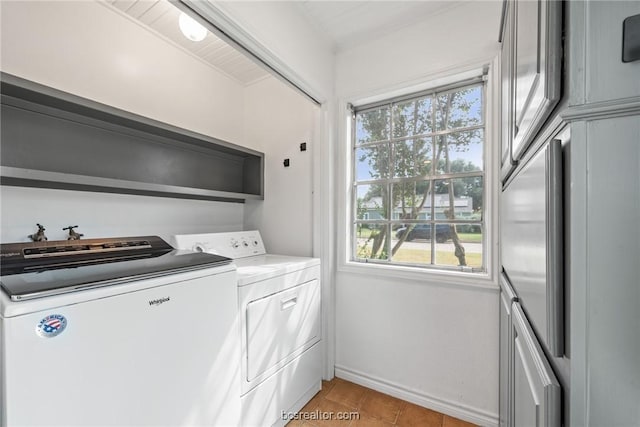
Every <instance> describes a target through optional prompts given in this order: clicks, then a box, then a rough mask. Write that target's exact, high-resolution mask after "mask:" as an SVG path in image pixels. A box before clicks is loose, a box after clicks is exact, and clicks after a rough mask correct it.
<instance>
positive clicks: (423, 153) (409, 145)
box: [392, 138, 433, 178]
mask: <svg viewBox="0 0 640 427" xmlns="http://www.w3.org/2000/svg"><path fill="white" fill-rule="evenodd" d="M432 162H433V154H432V143H431V138H428V139H408V140H405V141H400V142H395V143H394V144H393V171H392V172H393V176H394V177H403V178H410V177H414V176H425V175H430V174H431V164H432Z"/></svg>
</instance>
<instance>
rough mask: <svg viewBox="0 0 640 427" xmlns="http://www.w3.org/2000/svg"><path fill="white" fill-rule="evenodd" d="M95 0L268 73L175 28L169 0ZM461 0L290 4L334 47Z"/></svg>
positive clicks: (199, 50)
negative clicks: (185, 35) (193, 38)
mask: <svg viewBox="0 0 640 427" xmlns="http://www.w3.org/2000/svg"><path fill="white" fill-rule="evenodd" d="M98 1H101V2H103V3H104V4H106V5H107V6H109V7H112V8H114V9H116V10H118V11H119V12H121V13H124V14H126V15H128V16H129V17H130V18H131V19H133V20H135V21H137V22H138V23H139V24H140V25H142V26H144V27H145V28H147V29H149V30H150V31H152V32H154V33H155V34H157V35H160V36H161V37H164V38H165V39H166V40H168V41H169V42H171V43H173V44H174V45H177V46H179V47H180V48H182V49H184V50H186V51H187V52H189V53H190V54H192V55H194V56H195V57H197V58H199V59H200V60H202V61H204V62H205V63H207V64H208V65H210V66H211V67H214V68H215V69H217V70H219V71H222V72H223V73H224V74H226V75H228V76H230V77H232V78H234V79H236V80H237V81H239V82H240V83H242V84H244V85H247V84H251V83H253V82H255V81H258V80H261V79H262V78H264V77H266V76H267V75H268V74H269V73H268V71H266V70H265V69H264V68H263V67H262V66H260V65H258V64H257V63H256V62H254V60H253V59H251V58H249V57H248V56H246V54H245V53H243V52H240V51H238V50H237V49H236V48H234V47H233V46H231V45H229V44H228V43H227V42H225V41H224V40H222V39H220V38H219V37H217V36H216V35H214V34H213V33H211V32H209V33H208V34H207V37H206V38H205V39H204V40H203V41H200V42H193V41H191V40H189V39H187V38H186V37H184V36H183V35H182V33H181V32H180V30H179V28H178V17H179V15H180V10H179V9H178V8H177V7H176V6H174V5H172V4H171V3H170V2H169V1H167V0H98ZM262 1H265V0H262ZM266 1H269V0H266ZM467 1H469V0H467ZM463 3H465V1H461V0H395V1H377V0H373V1H371V0H370V1H350V0H342V1H333V0H328V1H326V0H295V1H291V2H289V3H288V5H290V6H291V7H292V8H293V9H294V11H295V12H296V13H297V14H298V15H300V19H303V20H304V21H306V22H307V23H308V24H309V25H311V26H313V27H314V29H315V30H316V31H317V32H318V33H319V36H320V37H324V38H327V39H328V40H329V41H330V42H331V43H332V45H333V49H334V51H335V52H338V51H341V50H345V49H348V48H350V47H353V46H356V45H358V44H360V43H365V42H367V41H369V40H374V39H376V38H379V37H382V36H384V35H387V34H390V33H393V32H395V31H398V30H399V29H401V28H404V27H407V26H410V25H413V24H417V23H419V22H425V21H427V20H428V19H429V18H433V17H435V16H436V15H438V14H439V13H442V12H444V11H446V10H449V9H451V8H453V7H456V6H459V5H461V4H463Z"/></svg>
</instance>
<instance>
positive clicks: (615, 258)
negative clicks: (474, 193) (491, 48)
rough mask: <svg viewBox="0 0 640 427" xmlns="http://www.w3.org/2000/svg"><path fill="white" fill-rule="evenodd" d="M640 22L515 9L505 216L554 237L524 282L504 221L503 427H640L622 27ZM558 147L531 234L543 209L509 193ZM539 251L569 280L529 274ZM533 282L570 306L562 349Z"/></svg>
mask: <svg viewBox="0 0 640 427" xmlns="http://www.w3.org/2000/svg"><path fill="white" fill-rule="evenodd" d="M638 14H640V2H628V1H619V2H618V1H566V2H559V1H545V0H539V1H526V0H523V1H521V0H517V1H505V3H504V11H503V22H502V27H501V42H502V56H501V69H502V129H501V134H502V136H501V145H502V170H501V176H502V182H503V191H505V193H504V195H503V200H502V201H501V203H502V214H503V217H504V216H508V217H509V222H510V224H517V223H521V224H524V225H522V226H523V227H524V226H528V227H534V228H536V227H537V229H536V231H535V232H533V233H532V234H533V235H535V234H536V233H540V234H542V235H543V236H545V238H544V239H542V240H541V241H542V243H541V244H540V245H538V246H537V247H533V246H532V247H531V250H530V251H529V252H525V253H517V254H515V255H516V256H517V257H520V258H519V261H521V262H520V263H519V265H520V266H527V265H528V266H529V267H524V268H521V269H520V270H518V271H516V270H515V267H514V265H513V262H511V261H510V259H513V258H514V253H512V252H509V251H513V250H518V246H517V245H512V244H511V242H510V240H509V239H510V237H509V236H508V235H505V234H504V233H505V231H504V229H505V228H506V229H507V231H512V230H509V229H508V227H509V225H506V226H505V224H504V223H503V227H502V228H503V238H502V255H501V259H502V263H503V274H502V279H501V297H502V298H501V314H500V346H501V348H500V425H501V426H530V425H531V426H545V425H561V424H562V425H566V426H569V425H571V426H586V425H589V426H604V425H606V426H638V425H640V365H639V363H640V333H639V332H638V330H639V329H640V310H639V309H638V307H639V306H640V279H639V278H640V226H639V225H638V224H639V223H640V61H635V62H623V61H622V51H623V46H622V42H623V36H622V31H623V21H624V20H625V19H626V18H628V17H630V16H634V15H638ZM552 143H555V144H560V145H561V147H562V169H563V171H562V174H561V180H562V182H560V183H558V182H555V186H552V187H549V186H548V185H547V186H546V187H545V188H547V190H546V191H547V201H546V205H545V207H544V209H542V210H543V211H544V212H546V216H545V218H546V219H547V220H546V221H540V222H531V221H529V218H528V217H527V215H528V214H529V213H530V212H531V210H529V211H526V212H524V211H519V210H518V208H517V206H516V207H515V208H513V206H511V207H510V206H506V205H505V203H504V201H505V200H507V201H509V203H511V204H512V205H513V200H514V197H513V194H509V192H511V193H513V189H514V188H520V187H522V185H520V187H518V186H516V185H513V183H514V182H517V180H519V179H520V180H522V179H523V177H525V176H528V175H526V173H527V171H531V170H533V166H532V165H533V162H535V161H538V160H536V159H539V157H540V153H541V152H542V151H543V150H545V149H546V147H548V146H549V145H550V144H552ZM547 168H548V166H547ZM529 175H530V174H529ZM540 177H541V178H540V179H539V181H544V180H545V175H544V173H542V174H541V175H540ZM546 177H547V178H546V179H547V181H548V180H549V178H548V177H549V173H548V171H547V174H546ZM529 183H530V184H531V183H532V185H533V186H534V187H535V180H532V179H530V177H529ZM547 184H548V183H547ZM544 185H545V183H544V182H540V186H541V187H542V186H544ZM549 188H555V189H554V190H551V193H549V192H550V190H548V189H549ZM555 192H557V193H555ZM554 193H555V196H559V197H561V198H560V200H561V204H562V210H561V216H560V219H559V222H560V223H561V224H560V225H561V226H560V227H559V228H558V227H557V226H558V224H557V223H555V224H552V223H553V222H554V221H552V220H551V219H552V215H551V216H550V214H549V209H550V208H549V206H551V205H553V203H550V202H549V197H553V196H554ZM522 197H524V198H526V194H525V193H523V196H522ZM534 208H535V206H534ZM556 219H557V218H556ZM528 221H529V222H528ZM556 222H558V221H556ZM554 227H556V228H554ZM554 230H555V231H554ZM558 234H560V236H558ZM559 241H560V242H561V244H557V242H559ZM545 243H546V245H545ZM521 246H522V245H521ZM536 251H538V253H537V256H541V255H540V254H541V253H540V251H545V254H544V255H545V256H546V257H545V258H543V259H546V261H544V262H545V264H546V267H547V268H546V271H549V269H551V270H554V269H555V271H562V274H561V277H560V278H559V280H555V281H554V280H552V279H551V278H550V277H549V275H548V274H547V276H546V277H544V276H540V275H537V276H536V271H537V266H536V264H533V263H529V264H527V261H529V260H528V259H527V257H529V256H531V260H532V261H533V260H534V256H533V254H534V253H535V252H536ZM538 261H539V259H538ZM538 264H539V263H538ZM556 267H561V268H560V269H558V268H556ZM523 278H524V279H523ZM525 279H531V280H530V281H529V282H527V280H525ZM536 281H537V282H536ZM555 282H559V285H560V287H559V288H552V286H553V284H554V283H555ZM535 283H546V285H547V287H548V288H547V289H546V291H547V292H549V291H552V290H553V289H556V290H558V289H559V292H560V294H559V295H561V297H562V299H563V302H562V307H561V308H562V311H563V315H562V316H563V319H561V320H562V321H561V322H560V327H561V328H562V331H561V332H562V333H563V334H564V339H563V342H562V343H561V344H562V345H561V346H560V347H557V346H554V345H548V344H549V343H548V342H547V336H548V334H549V325H548V324H546V325H545V324H542V325H541V322H539V321H537V323H536V321H535V310H536V309H537V308H536V307H535V304H532V303H531V298H530V297H529V293H531V292H529V291H530V290H531V289H533V287H534V285H533V284H535ZM528 298H529V301H528V300H527V299H528ZM556 302H557V300H556ZM547 309H549V305H547ZM556 313H557V312H556ZM532 319H533V320H532ZM543 323H544V322H543ZM547 323H548V322H547Z"/></svg>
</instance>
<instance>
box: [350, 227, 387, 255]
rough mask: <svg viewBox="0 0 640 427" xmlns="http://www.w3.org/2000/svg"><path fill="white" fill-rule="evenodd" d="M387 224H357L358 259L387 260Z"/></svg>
mask: <svg viewBox="0 0 640 427" xmlns="http://www.w3.org/2000/svg"><path fill="white" fill-rule="evenodd" d="M387 227H388V226H387V225H386V224H369V223H363V224H355V227H354V233H355V236H354V238H355V240H356V254H355V255H356V258H358V259H381V260H387V259H388V257H387V247H386V241H385V238H386V237H387Z"/></svg>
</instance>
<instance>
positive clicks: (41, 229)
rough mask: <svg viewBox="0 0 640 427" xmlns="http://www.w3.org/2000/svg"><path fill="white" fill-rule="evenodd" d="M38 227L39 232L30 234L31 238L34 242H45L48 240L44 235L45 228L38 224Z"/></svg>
mask: <svg viewBox="0 0 640 427" xmlns="http://www.w3.org/2000/svg"><path fill="white" fill-rule="evenodd" d="M36 225H37V226H38V232H37V233H34V234H30V235H29V238H30V239H31V240H32V241H34V242H44V241H46V240H48V239H47V236H45V235H44V227H43V226H42V225H40V224H36Z"/></svg>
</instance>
